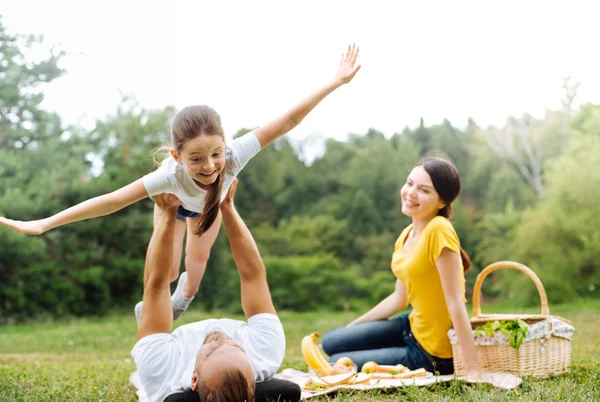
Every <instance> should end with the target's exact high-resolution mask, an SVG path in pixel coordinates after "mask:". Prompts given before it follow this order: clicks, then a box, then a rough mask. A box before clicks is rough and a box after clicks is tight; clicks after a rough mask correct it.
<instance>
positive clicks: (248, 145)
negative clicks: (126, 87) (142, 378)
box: [0, 45, 360, 319]
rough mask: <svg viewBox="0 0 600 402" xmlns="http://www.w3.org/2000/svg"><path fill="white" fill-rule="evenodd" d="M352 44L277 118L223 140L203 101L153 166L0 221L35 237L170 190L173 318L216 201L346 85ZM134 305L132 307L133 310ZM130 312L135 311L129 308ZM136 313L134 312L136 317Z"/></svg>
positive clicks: (182, 117)
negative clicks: (43, 213)
mask: <svg viewBox="0 0 600 402" xmlns="http://www.w3.org/2000/svg"><path fill="white" fill-rule="evenodd" d="M358 52H359V48H358V47H356V46H355V45H352V46H349V47H348V50H347V52H346V54H342V59H341V62H340V66H339V68H338V70H337V72H336V73H335V75H334V76H333V79H331V80H330V81H329V82H328V83H326V84H325V85H324V86H322V87H321V88H320V89H318V90H317V91H316V92H314V93H313V94H312V95H310V96H308V97H307V98H306V99H304V100H303V101H301V102H300V103H299V104H297V105H296V106H295V107H293V108H292V109H290V110H289V111H288V112H286V113H285V114H284V115H283V116H280V117H279V118H277V119H275V120H273V121H272V122H270V123H268V124H267V125H265V126H262V127H260V128H257V129H256V130H254V131H252V132H250V133H248V134H246V135H244V136H242V137H240V138H237V139H235V140H233V141H232V143H231V144H230V146H226V145H225V136H224V133H223V128H222V126H221V119H220V117H219V115H218V114H217V113H216V112H215V111H214V110H213V109H211V108H210V107H208V106H190V107H186V108H184V109H182V110H181V111H180V112H179V113H177V115H176V116H175V117H174V118H173V121H172V123H171V145H172V149H171V150H170V157H169V158H167V159H165V160H164V161H163V163H162V164H161V166H160V167H159V168H158V169H157V170H156V171H154V172H152V173H150V174H148V175H146V176H144V177H143V178H141V179H139V180H137V181H135V182H133V183H131V184H129V185H127V186H125V187H123V188H121V189H119V190H116V191H114V192H112V193H109V194H105V195H102V196H99V197H96V198H92V199H90V200H87V201H84V202H82V203H80V204H78V205H75V206H73V207H71V208H68V209H66V210H64V211H62V212H60V213H58V214H56V215H54V216H51V217H49V218H46V219H41V220H36V221H29V222H22V221H15V220H11V219H6V218H3V217H0V223H2V224H4V225H7V226H10V227H12V228H14V229H16V230H18V231H19V232H23V233H27V234H32V235H39V234H42V233H44V232H46V231H48V230H50V229H53V228H55V227H58V226H62V225H65V224H68V223H71V222H77V221H81V220H84V219H90V218H95V217H98V216H104V215H109V214H112V213H113V212H116V211H118V210H120V209H122V208H125V207H126V206H128V205H131V204H132V203H134V202H137V201H139V200H141V199H143V198H146V197H153V196H154V195H156V194H160V193H172V194H175V195H176V196H177V197H178V198H179V199H180V200H181V201H182V207H180V209H179V215H178V218H179V220H178V222H177V227H176V236H175V242H176V244H181V243H182V242H183V238H184V236H185V234H186V228H187V242H186V257H185V269H186V273H187V275H186V273H184V274H182V275H181V278H180V281H179V283H178V285H177V289H176V291H175V293H174V294H173V296H172V304H173V317H174V319H175V318H177V317H179V315H180V314H181V313H182V312H183V311H185V309H186V308H187V307H188V305H189V303H190V302H191V300H192V299H193V297H194V295H195V294H196V292H197V291H198V286H199V285H200V281H201V280H202V276H203V275H204V270H205V268H206V262H207V260H208V257H209V254H210V248H211V247H212V245H213V243H214V241H215V239H216V237H217V234H218V232H219V228H220V224H221V216H220V214H219V204H220V202H221V200H222V198H223V197H224V196H225V195H226V194H227V190H228V189H229V186H230V185H231V183H232V181H233V180H234V178H235V177H236V176H237V174H238V173H239V172H240V170H242V168H243V167H244V166H245V165H246V163H248V161H249V160H250V159H251V158H252V157H253V156H254V155H256V153H258V151H260V150H261V149H262V148H264V147H265V146H267V145H268V144H269V143H271V142H272V141H274V140H275V139H277V138H279V137H280V136H282V135H283V134H285V133H287V132H288V131H290V130H291V129H292V128H294V127H296V126H297V125H298V124H299V123H300V122H301V121H302V119H304V117H306V115H308V113H309V112H310V111H311V110H312V109H313V108H314V107H315V106H317V104H319V102H321V100H323V99H324V98H325V97H326V96H327V95H329V94H330V93H331V92H333V91H334V90H335V89H337V88H338V87H340V86H342V85H343V84H347V83H349V82H350V81H351V80H352V78H354V76H355V75H356V73H357V72H358V70H359V69H360V65H357V64H356V59H357V57H358ZM175 249H176V250H179V251H178V252H176V253H175V255H174V258H173V265H172V276H171V280H172V281H174V280H175V279H177V277H178V276H179V264H180V261H181V247H175ZM139 307H140V308H139V311H141V306H139ZM137 311H138V306H136V312H137ZM136 315H137V314H136ZM138 318H139V317H138Z"/></svg>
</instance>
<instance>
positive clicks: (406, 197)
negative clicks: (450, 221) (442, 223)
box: [400, 166, 445, 219]
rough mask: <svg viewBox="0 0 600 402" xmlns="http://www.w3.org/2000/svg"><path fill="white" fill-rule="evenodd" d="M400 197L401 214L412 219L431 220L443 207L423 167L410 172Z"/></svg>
mask: <svg viewBox="0 0 600 402" xmlns="http://www.w3.org/2000/svg"><path fill="white" fill-rule="evenodd" d="M400 196H401V199H402V213H403V214H404V215H406V216H410V217H412V218H417V219H431V218H433V217H434V216H436V215H437V214H438V211H439V210H440V209H441V208H443V207H444V205H445V204H444V202H443V201H442V199H441V198H440V196H439V195H438V193H437V191H436V190H435V187H433V183H432V182H431V177H430V176H429V174H428V173H427V172H426V171H425V169H424V168H423V166H417V167H415V168H414V169H413V170H412V171H411V172H410V174H409V175H408V177H407V179H406V183H404V185H403V186H402V189H401V190H400Z"/></svg>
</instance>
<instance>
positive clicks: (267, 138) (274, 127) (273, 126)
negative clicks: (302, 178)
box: [254, 45, 360, 148]
mask: <svg viewBox="0 0 600 402" xmlns="http://www.w3.org/2000/svg"><path fill="white" fill-rule="evenodd" d="M357 57H358V47H357V46H355V45H352V46H348V52H347V53H346V54H342V60H341V61H340V67H339V69H338V71H337V73H336V74H335V75H334V77H333V79H332V80H331V81H329V82H328V83H327V84H325V85H324V86H322V87H321V88H319V89H318V90H317V91H315V92H313V93H312V94H311V95H310V96H309V97H307V98H306V99H304V100H303V101H301V102H300V103H299V104H297V105H296V106H294V107H293V108H292V109H290V110H288V111H287V112H286V113H285V114H284V115H283V116H280V117H278V118H277V119H275V120H273V121H272V122H270V123H268V124H266V125H264V126H262V127H259V128H257V129H256V130H254V134H255V135H256V137H257V138H258V140H259V141H260V145H261V147H262V148H264V147H266V146H267V145H269V144H270V143H271V142H273V141H274V140H276V139H277V138H279V137H281V136H282V135H284V134H285V133H287V132H288V131H290V130H291V129H293V128H294V127H296V126H297V125H298V124H300V122H301V121H302V120H303V119H304V118H305V117H306V116H307V115H308V114H309V113H310V111H311V110H313V109H314V108H315V106H317V105H318V104H319V102H321V101H322V100H323V99H324V98H325V97H326V96H327V95H329V94H330V93H332V92H333V91H334V90H335V89H337V88H338V87H340V86H342V85H343V84H347V83H349V82H350V81H352V78H354V76H355V75H356V73H357V72H358V70H359V69H360V65H355V64H356V58H357Z"/></svg>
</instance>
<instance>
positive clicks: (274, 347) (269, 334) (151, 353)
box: [131, 313, 285, 402]
mask: <svg viewBox="0 0 600 402" xmlns="http://www.w3.org/2000/svg"><path fill="white" fill-rule="evenodd" d="M214 331H224V332H225V333H226V334H227V335H228V336H229V337H230V338H232V339H234V340H236V341H238V342H240V344H241V345H242V347H243V348H244V351H245V352H246V356H248V361H249V362H250V366H251V367H252V371H253V372H254V379H255V380H256V381H265V380H267V379H269V378H271V377H272V376H273V375H275V373H276V372H277V370H279V366H281V363H282V362H283V357H284V354H285V334H284V332H283V326H282V325H281V321H280V320H279V317H277V316H276V315H275V314H270V313H261V314H256V315H253V316H252V317H250V318H249V319H248V322H245V321H240V320H231V319H228V318H223V319H208V320H202V321H198V322H194V323H191V324H186V325H182V326H181V327H179V328H177V329H176V330H175V331H173V333H172V334H166V333H159V334H152V335H148V336H145V337H143V338H142V339H140V340H139V341H137V343H136V344H135V346H134V347H133V349H132V350H131V355H132V356H133V359H134V361H135V364H136V366H137V371H138V374H139V377H140V381H141V383H142V386H143V388H144V391H145V392H146V394H147V395H148V398H149V400H150V401H151V402H154V401H162V400H164V399H165V398H166V397H167V396H169V395H171V394H174V393H176V392H181V391H189V390H191V389H192V374H193V373H194V368H195V364H196V356H197V355H198V350H199V349H200V347H201V346H202V344H203V343H204V339H205V338H206V336H207V335H208V334H209V333H211V332H214Z"/></svg>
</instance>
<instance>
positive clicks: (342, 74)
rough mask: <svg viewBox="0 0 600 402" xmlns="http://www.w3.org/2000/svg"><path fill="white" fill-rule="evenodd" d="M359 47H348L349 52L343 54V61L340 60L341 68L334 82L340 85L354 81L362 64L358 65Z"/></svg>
mask: <svg viewBox="0 0 600 402" xmlns="http://www.w3.org/2000/svg"><path fill="white" fill-rule="evenodd" d="M359 50H360V49H359V47H358V46H356V45H355V44H352V46H348V51H347V52H346V53H345V54H344V53H342V59H341V60H340V67H339V69H338V71H337V72H336V73H335V76H334V81H335V82H337V83H338V84H339V85H343V84H347V83H349V82H350V81H352V78H354V76H355V75H356V73H357V72H358V70H360V64H358V65H357V64H356V59H357V58H358V52H359Z"/></svg>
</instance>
